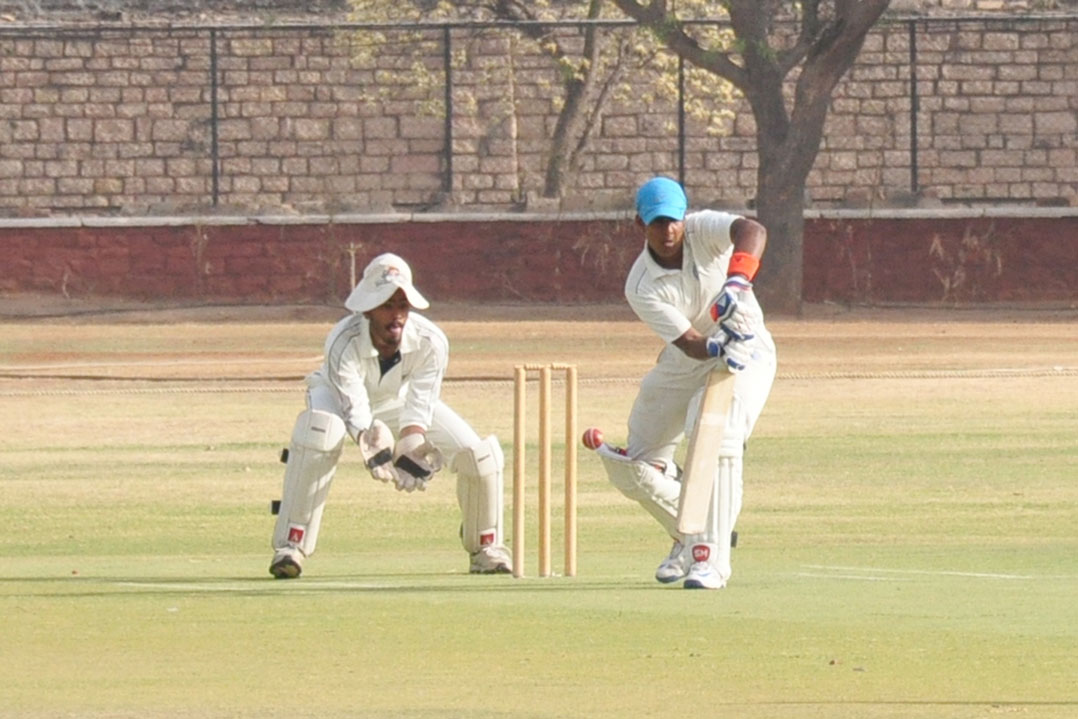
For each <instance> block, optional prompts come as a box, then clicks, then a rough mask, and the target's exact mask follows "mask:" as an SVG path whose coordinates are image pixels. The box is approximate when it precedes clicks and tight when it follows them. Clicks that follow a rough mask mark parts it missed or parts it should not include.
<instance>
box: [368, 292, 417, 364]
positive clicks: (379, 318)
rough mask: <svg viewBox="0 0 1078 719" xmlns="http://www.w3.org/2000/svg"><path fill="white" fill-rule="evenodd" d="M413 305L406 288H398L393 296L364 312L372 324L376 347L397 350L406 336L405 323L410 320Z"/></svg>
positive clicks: (372, 337)
mask: <svg viewBox="0 0 1078 719" xmlns="http://www.w3.org/2000/svg"><path fill="white" fill-rule="evenodd" d="M411 309H412V306H411V305H410V304H409V303H408V297H407V296H406V295H405V294H404V290H397V291H396V292H394V293H393V296H392V297H390V298H389V299H388V300H386V301H385V302H383V303H382V304H381V305H379V306H378V307H375V308H374V309H373V310H370V311H369V312H366V313H364V314H365V315H366V316H367V319H368V320H370V324H371V342H372V343H373V344H374V346H375V347H377V348H379V349H380V350H381V349H391V350H392V351H393V352H396V351H397V349H398V348H399V347H400V343H401V338H402V337H403V336H404V325H405V323H407V322H408V313H409V312H410V311H411Z"/></svg>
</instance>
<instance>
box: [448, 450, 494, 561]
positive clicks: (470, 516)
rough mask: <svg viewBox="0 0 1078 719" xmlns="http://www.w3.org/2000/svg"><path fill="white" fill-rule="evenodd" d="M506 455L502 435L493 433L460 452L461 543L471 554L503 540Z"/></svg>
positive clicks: (456, 468)
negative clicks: (500, 441) (498, 436)
mask: <svg viewBox="0 0 1078 719" xmlns="http://www.w3.org/2000/svg"><path fill="white" fill-rule="evenodd" d="M504 468H505V455H504V454H502V446H501V444H500V443H499V442H498V438H497V437H495V436H494V435H490V436H489V437H487V438H486V439H484V440H482V441H481V442H480V443H479V444H477V445H475V446H473V447H467V448H465V449H462V450H461V451H459V452H457V454H456V456H455V457H454V458H453V466H452V469H453V471H454V472H456V474H457V503H458V504H459V505H460V514H461V536H460V539H461V543H463V544H464V548H465V549H466V550H467V551H468V553H469V554H474V553H475V552H478V551H479V550H480V549H482V548H483V547H489V546H500V545H501V544H502V543H503V539H502V537H503V533H502V531H503V530H502V526H503V499H502V497H503V492H504Z"/></svg>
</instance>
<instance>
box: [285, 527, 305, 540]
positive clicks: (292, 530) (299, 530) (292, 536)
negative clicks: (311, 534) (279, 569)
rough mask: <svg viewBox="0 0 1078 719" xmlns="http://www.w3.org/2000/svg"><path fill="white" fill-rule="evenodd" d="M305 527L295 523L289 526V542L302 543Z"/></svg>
mask: <svg viewBox="0 0 1078 719" xmlns="http://www.w3.org/2000/svg"><path fill="white" fill-rule="evenodd" d="M303 535H304V531H303V527H297V526H295V525H293V526H291V527H289V528H288V543H289V544H301V543H302V542H303Z"/></svg>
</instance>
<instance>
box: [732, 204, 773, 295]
mask: <svg viewBox="0 0 1078 719" xmlns="http://www.w3.org/2000/svg"><path fill="white" fill-rule="evenodd" d="M730 242H731V243H732V244H733V246H734V255H733V257H732V258H731V259H730V266H729V267H728V268H727V270H726V276H727V277H729V276H730V275H741V276H742V277H744V278H745V279H747V280H748V281H749V282H752V279H753V278H754V277H755V276H756V271H757V270H758V269H759V267H760V258H762V257H763V256H764V248H765V247H767V230H766V229H765V228H764V226H763V225H761V224H760V223H759V222H757V221H756V220H752V219H749V218H748V217H739V218H737V219H736V220H734V223H733V224H732V225H730ZM742 256H743V257H742Z"/></svg>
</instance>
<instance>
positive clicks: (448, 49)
mask: <svg viewBox="0 0 1078 719" xmlns="http://www.w3.org/2000/svg"><path fill="white" fill-rule="evenodd" d="M442 62H443V64H444V65H445V83H444V84H445V150H444V153H445V174H444V176H443V177H442V189H443V190H444V191H445V192H447V193H452V192H453V46H452V34H451V33H450V31H449V25H446V26H445V27H443V28H442Z"/></svg>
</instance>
